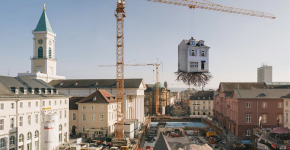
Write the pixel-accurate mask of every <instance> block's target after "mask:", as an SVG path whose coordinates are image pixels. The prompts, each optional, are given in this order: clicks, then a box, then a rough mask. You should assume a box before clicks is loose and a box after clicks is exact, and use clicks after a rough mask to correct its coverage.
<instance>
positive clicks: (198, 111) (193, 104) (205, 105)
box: [189, 91, 214, 116]
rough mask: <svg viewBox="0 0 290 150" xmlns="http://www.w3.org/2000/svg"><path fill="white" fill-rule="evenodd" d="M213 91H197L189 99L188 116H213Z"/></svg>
mask: <svg viewBox="0 0 290 150" xmlns="http://www.w3.org/2000/svg"><path fill="white" fill-rule="evenodd" d="M213 98H214V91H198V92H197V93H196V94H195V95H194V96H191V97H190V103H189V105H190V114H191V115H207V116H213V111H212V110H213Z"/></svg>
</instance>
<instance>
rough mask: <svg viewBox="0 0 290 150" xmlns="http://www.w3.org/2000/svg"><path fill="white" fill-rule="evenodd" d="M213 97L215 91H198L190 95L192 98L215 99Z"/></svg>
mask: <svg viewBox="0 0 290 150" xmlns="http://www.w3.org/2000/svg"><path fill="white" fill-rule="evenodd" d="M213 97H214V91H198V92H197V93H195V94H194V95H193V96H191V97H190V100H213Z"/></svg>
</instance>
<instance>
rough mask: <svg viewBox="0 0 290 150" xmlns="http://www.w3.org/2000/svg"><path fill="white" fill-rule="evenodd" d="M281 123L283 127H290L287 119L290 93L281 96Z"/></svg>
mask: <svg viewBox="0 0 290 150" xmlns="http://www.w3.org/2000/svg"><path fill="white" fill-rule="evenodd" d="M282 98H283V103H284V105H283V106H284V107H283V109H284V110H283V116H284V118H283V123H284V127H287V128H290V121H289V115H290V93H289V94H288V95H286V96H283V97H282Z"/></svg>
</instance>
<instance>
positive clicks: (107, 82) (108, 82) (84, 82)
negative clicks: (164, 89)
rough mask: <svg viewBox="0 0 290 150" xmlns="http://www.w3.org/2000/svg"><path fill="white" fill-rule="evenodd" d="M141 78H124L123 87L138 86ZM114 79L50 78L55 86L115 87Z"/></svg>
mask: <svg viewBox="0 0 290 150" xmlns="http://www.w3.org/2000/svg"><path fill="white" fill-rule="evenodd" d="M142 82H143V79H124V86H125V88H139V87H140V85H141V83H142ZM116 83H117V80H116V79H65V80H52V81H51V82H49V84H50V85H52V86H54V87H55V88H88V87H90V88H116Z"/></svg>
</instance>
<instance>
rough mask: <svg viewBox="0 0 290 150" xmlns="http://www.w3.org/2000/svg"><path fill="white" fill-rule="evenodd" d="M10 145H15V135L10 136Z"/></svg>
mask: <svg viewBox="0 0 290 150" xmlns="http://www.w3.org/2000/svg"><path fill="white" fill-rule="evenodd" d="M9 144H10V145H15V136H10V143H9Z"/></svg>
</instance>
